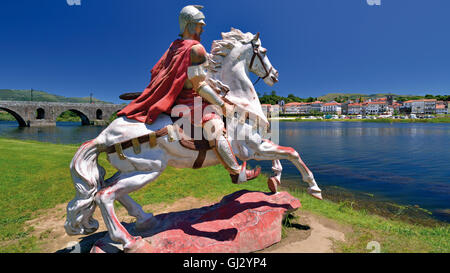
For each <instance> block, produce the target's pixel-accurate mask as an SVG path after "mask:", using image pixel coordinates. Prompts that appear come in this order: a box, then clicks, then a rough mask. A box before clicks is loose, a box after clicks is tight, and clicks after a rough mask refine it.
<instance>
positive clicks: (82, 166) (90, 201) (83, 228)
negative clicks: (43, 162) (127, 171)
mask: <svg viewBox="0 0 450 273" xmlns="http://www.w3.org/2000/svg"><path fill="white" fill-rule="evenodd" d="M99 153H100V152H99V150H98V148H97V145H96V141H95V140H91V141H88V142H85V143H83V145H81V147H80V148H79V149H78V151H77V152H76V154H75V156H74V157H73V159H72V162H71V163H70V173H71V175H72V180H73V184H74V186H75V190H76V194H75V198H74V199H73V200H72V201H70V202H69V204H68V205H67V219H66V223H65V224H64V228H65V229H66V233H67V234H69V235H79V234H90V233H93V232H95V231H96V230H97V229H98V222H97V221H96V220H95V219H94V218H92V215H93V213H94V211H95V208H96V203H95V199H94V198H95V194H96V193H97V191H98V190H99V186H100V185H101V181H102V180H103V179H104V176H105V169H103V167H102V166H100V165H98V155H99Z"/></svg>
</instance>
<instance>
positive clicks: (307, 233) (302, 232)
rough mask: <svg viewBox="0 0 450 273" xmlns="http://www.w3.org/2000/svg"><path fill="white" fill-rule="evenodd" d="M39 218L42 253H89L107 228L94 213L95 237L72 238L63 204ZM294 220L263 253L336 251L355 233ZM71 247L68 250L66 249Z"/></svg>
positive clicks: (183, 202)
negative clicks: (75, 249)
mask: <svg viewBox="0 0 450 273" xmlns="http://www.w3.org/2000/svg"><path fill="white" fill-rule="evenodd" d="M214 203H215V202H211V201H208V200H200V199H196V198H194V197H186V198H182V199H180V200H178V201H176V202H174V203H172V204H152V205H146V206H144V210H145V211H146V212H152V213H153V214H155V215H156V214H161V213H167V212H175V211H182V210H189V209H193V208H199V207H203V206H209V205H212V204H214ZM116 214H117V217H118V218H119V220H120V221H121V222H128V223H130V222H134V221H135V218H134V217H131V216H129V215H128V213H127V211H126V210H125V208H123V207H121V208H119V209H116ZM39 215H40V216H39V217H37V218H36V219H33V220H30V221H28V222H27V225H29V226H32V227H33V229H34V231H33V232H32V235H34V236H35V237H37V238H39V241H40V242H41V243H42V244H41V245H40V249H41V251H42V252H57V251H63V252H64V251H68V250H70V249H73V248H71V247H72V246H73V245H75V244H76V243H79V244H80V245H81V252H88V251H89V249H90V247H91V246H92V245H93V244H94V242H95V241H96V240H98V239H100V238H102V237H103V236H104V235H105V232H106V226H105V224H104V223H103V219H102V216H101V213H100V210H99V209H97V210H96V211H95V213H94V218H95V219H97V220H98V221H99V224H100V227H99V229H98V231H97V232H96V233H95V235H89V236H68V235H67V234H66V232H65V230H64V222H65V220H66V218H65V216H66V204H60V205H58V206H56V207H55V208H53V209H50V210H46V211H44V212H41V213H39ZM293 216H294V218H290V219H288V222H289V224H288V225H287V226H285V227H284V228H283V229H284V231H283V233H284V235H283V238H282V240H281V242H279V243H277V244H275V245H273V246H270V247H269V248H266V249H264V250H262V251H259V252H260V253H302V252H321V253H323V252H333V251H334V249H333V244H334V241H335V240H336V241H344V240H345V235H344V234H345V233H347V232H349V231H351V230H350V229H349V228H347V227H343V226H341V225H339V224H337V223H335V222H334V221H331V220H329V219H327V218H324V217H320V216H318V215H315V214H312V213H309V212H305V211H303V210H301V209H300V210H298V211H296V212H294V213H293ZM66 248H67V249H66Z"/></svg>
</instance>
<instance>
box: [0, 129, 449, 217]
mask: <svg viewBox="0 0 450 273" xmlns="http://www.w3.org/2000/svg"><path fill="white" fill-rule="evenodd" d="M57 125H58V126H57V127H47V128H18V127H17V123H16V122H8V121H0V137H9V138H16V139H32V140H37V141H46V142H52V143H64V144H76V143H82V142H84V141H86V140H88V139H92V138H95V137H96V136H97V135H98V134H99V133H100V132H101V131H102V130H103V128H104V127H101V126H80V124H79V123H70V122H69V123H67V122H61V123H57ZM280 143H281V144H282V145H283V146H291V147H293V148H295V149H296V150H297V151H298V152H299V153H300V156H301V157H302V159H303V161H304V162H305V163H306V164H307V166H308V167H309V169H310V170H311V171H312V172H313V173H314V176H315V178H316V181H317V183H318V184H319V186H321V187H322V188H323V190H324V193H326V189H327V188H331V187H336V186H337V187H340V188H343V189H346V190H350V191H354V192H361V193H367V194H368V195H369V196H372V197H373V198H376V199H377V200H381V201H386V202H396V203H398V204H405V205H416V206H419V207H421V208H425V209H427V210H429V211H432V212H433V214H434V215H436V217H437V218H439V219H440V220H444V221H447V222H449V221H450V217H449V213H448V211H449V210H450V198H449V197H450V180H449V177H450V145H449V144H450V124H448V123H447V124H436V123H392V124H390V123H369V122H338V121H333V122H280ZM251 164H252V165H254V164H259V165H261V166H262V167H263V171H265V172H270V168H271V162H251ZM282 164H283V175H282V180H283V181H286V182H283V184H285V183H287V184H288V185H294V184H305V183H303V182H300V180H301V177H300V175H299V173H298V172H297V170H296V169H295V167H294V166H293V165H292V164H291V163H290V162H287V161H284V160H283V161H282ZM305 185H306V184H305Z"/></svg>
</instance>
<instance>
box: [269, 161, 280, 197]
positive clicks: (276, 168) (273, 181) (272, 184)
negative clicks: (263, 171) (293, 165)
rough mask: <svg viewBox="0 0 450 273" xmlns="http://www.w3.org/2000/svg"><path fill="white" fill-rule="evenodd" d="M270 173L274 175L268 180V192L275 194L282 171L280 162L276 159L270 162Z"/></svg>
mask: <svg viewBox="0 0 450 273" xmlns="http://www.w3.org/2000/svg"><path fill="white" fill-rule="evenodd" d="M272 171H273V174H274V175H272V176H270V177H269V178H268V180H267V186H268V187H269V189H270V191H272V192H277V191H278V186H280V185H281V172H282V171H283V167H282V166H281V162H280V160H278V159H277V160H273V161H272Z"/></svg>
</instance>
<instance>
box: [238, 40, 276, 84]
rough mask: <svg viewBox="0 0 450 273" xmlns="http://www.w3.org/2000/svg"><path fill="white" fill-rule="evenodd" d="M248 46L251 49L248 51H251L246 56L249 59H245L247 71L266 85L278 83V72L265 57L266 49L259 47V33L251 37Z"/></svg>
mask: <svg viewBox="0 0 450 273" xmlns="http://www.w3.org/2000/svg"><path fill="white" fill-rule="evenodd" d="M249 44H250V46H251V48H249V49H248V50H249V51H250V50H251V52H250V54H248V56H249V57H248V58H246V59H247V61H248V67H249V71H250V72H253V73H255V74H256V75H257V76H258V77H260V78H262V79H263V80H264V82H265V83H266V84H267V85H269V86H272V85H274V84H275V83H276V82H278V71H277V70H276V69H275V68H274V67H273V66H272V64H271V63H270V61H269V58H268V57H267V49H266V48H264V47H262V45H261V40H260V39H259V32H258V33H257V34H255V35H254V36H253V38H252V39H251V40H250V43H249Z"/></svg>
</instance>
